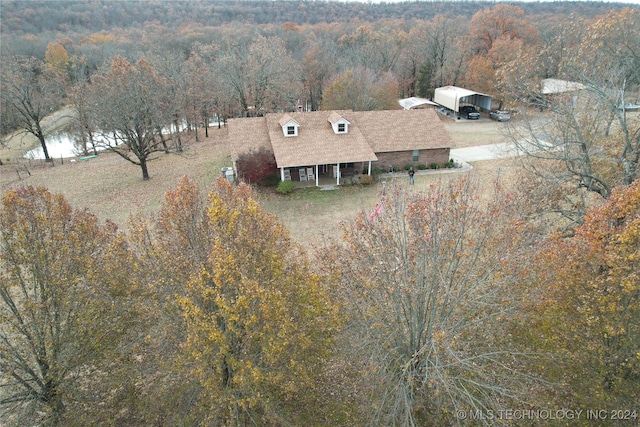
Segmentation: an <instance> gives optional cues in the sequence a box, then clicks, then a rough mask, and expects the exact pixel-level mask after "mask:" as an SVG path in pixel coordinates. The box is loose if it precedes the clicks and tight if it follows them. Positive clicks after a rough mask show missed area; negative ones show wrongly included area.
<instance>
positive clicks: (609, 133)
mask: <svg viewBox="0 0 640 427" xmlns="http://www.w3.org/2000/svg"><path fill="white" fill-rule="evenodd" d="M614 23H615V24H614ZM584 25H589V28H590V30H589V31H588V34H590V36H589V37H587V38H581V39H580V45H578V46H575V47H574V53H573V55H571V56H565V57H564V58H563V59H562V61H561V63H560V66H559V67H560V73H561V74H559V75H558V76H556V77H557V78H558V79H560V81H556V82H555V85H556V88H555V89H556V90H553V88H549V87H547V88H544V87H543V84H542V83H541V79H540V77H539V75H538V74H537V72H536V70H540V69H542V68H543V67H536V66H535V61H534V62H533V64H534V65H533V67H532V66H530V65H526V61H528V60H531V59H532V56H533V55H532V54H531V52H528V53H527V54H526V55H522V56H521V57H520V58H519V59H518V60H516V61H512V62H511V64H509V66H505V67H504V69H503V70H502V78H503V79H504V80H503V81H504V82H510V84H509V86H510V88H511V94H512V95H511V97H512V98H513V99H517V100H518V101H520V102H521V103H522V104H524V105H525V106H526V107H530V109H527V110H525V112H524V113H523V114H521V117H522V118H523V120H520V121H517V122H514V123H513V124H512V126H511V127H510V135H511V139H512V141H513V142H514V144H515V145H516V146H517V148H518V149H519V150H520V151H521V152H522V153H524V154H526V157H525V164H526V166H527V167H529V169H530V170H532V171H534V172H535V173H536V174H537V175H539V176H543V177H545V178H546V179H547V182H548V183H551V182H553V183H555V184H550V185H558V184H561V185H564V186H565V187H573V191H572V193H573V197H572V200H573V201H572V203H571V205H573V207H572V208H571V209H568V210H563V213H564V214H565V215H566V216H568V217H572V218H573V220H575V221H581V218H582V217H583V216H584V213H585V212H586V209H587V207H588V206H586V204H585V203H584V202H582V201H581V200H580V199H583V198H584V195H583V194H581V193H583V191H585V190H586V191H587V192H590V193H595V194H598V195H600V196H601V197H602V198H605V199H606V198H607V197H609V194H610V193H611V189H612V188H613V187H614V186H616V185H618V184H625V185H628V184H630V183H631V182H633V181H634V180H636V179H637V177H638V173H639V171H638V168H639V163H640V122H638V120H636V119H635V118H634V117H633V116H632V115H629V114H628V112H627V109H626V105H627V103H629V102H630V100H629V98H630V97H637V94H638V91H639V90H640V74H639V71H638V70H639V69H640V67H639V65H640V56H638V53H637V52H638V48H639V47H640V31H638V27H640V14H639V13H637V12H635V11H632V10H625V11H622V12H619V13H615V14H612V15H611V16H610V15H607V16H603V17H599V18H596V19H595V20H594V21H592V22H590V23H587V24H584V23H582V24H581V25H579V26H577V27H576V28H574V30H575V31H576V32H578V33H579V34H583V32H584V31H583V28H582V27H583V26H584ZM612 25H615V26H616V30H615V31H613V30H612V27H611V26H612ZM619 29H625V30H624V31H618V30H619ZM592 33H593V34H592ZM616 35H617V36H616ZM563 39H565V40H566V39H567V37H565V36H563ZM537 61H544V52H543V53H542V55H541V56H540V57H539V58H538V59H537ZM632 100H633V98H632ZM540 161H543V163H541V162H540ZM549 162H552V164H553V166H552V167H549V165H550V163H549Z"/></svg>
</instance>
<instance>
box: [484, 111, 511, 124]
mask: <svg viewBox="0 0 640 427" xmlns="http://www.w3.org/2000/svg"><path fill="white" fill-rule="evenodd" d="M489 117H491V118H492V119H493V120H497V121H499V122H508V121H509V119H511V115H510V114H509V112H508V111H503V110H496V111H492V112H490V113H489Z"/></svg>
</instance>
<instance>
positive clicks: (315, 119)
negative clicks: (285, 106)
mask: <svg viewBox="0 0 640 427" xmlns="http://www.w3.org/2000/svg"><path fill="white" fill-rule="evenodd" d="M331 113H332V112H330V111H312V112H307V113H288V115H289V116H291V118H292V119H293V120H295V121H296V122H297V123H299V124H300V127H299V129H298V136H291V137H285V136H284V134H283V132H282V127H281V125H280V124H279V120H280V119H281V118H282V116H283V114H278V113H273V114H267V115H266V117H265V118H266V121H267V129H268V132H269V138H270V139H271V146H272V147H273V153H274V154H275V157H276V163H277V164H278V167H285V168H286V167H295V166H308V165H322V164H330V163H349V162H359V161H367V160H378V158H377V157H376V155H375V153H374V152H373V150H372V149H371V146H370V145H369V144H368V143H367V141H366V139H365V138H364V136H363V135H362V133H361V132H360V130H358V129H357V128H356V129H354V128H353V127H350V128H349V133H346V134H339V135H336V134H335V133H334V132H333V128H332V127H331V123H329V121H328V118H329V116H330V115H331ZM338 114H340V116H342V117H344V118H345V119H347V120H349V117H348V116H349V115H350V114H353V112H352V111H339V112H338Z"/></svg>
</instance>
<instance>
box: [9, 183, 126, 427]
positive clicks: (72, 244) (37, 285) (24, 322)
mask: <svg viewBox="0 0 640 427" xmlns="http://www.w3.org/2000/svg"><path fill="white" fill-rule="evenodd" d="M124 249H125V247H124V246H122V245H121V241H120V239H119V237H118V234H117V231H116V228H115V226H114V225H113V224H106V225H99V224H98V220H97V218H96V217H95V216H94V215H92V214H90V213H88V212H86V211H80V210H74V209H72V208H71V207H70V206H69V204H68V203H67V202H66V201H65V199H64V198H63V197H62V196H59V195H52V194H50V193H49V192H48V191H47V190H45V189H43V188H32V187H28V188H22V189H19V190H11V191H9V192H7V193H6V194H5V195H4V197H3V199H2V205H1V206H0V326H1V328H0V407H1V409H2V412H0V421H1V422H2V424H3V425H47V426H56V425H79V424H81V423H83V422H86V423H88V422H90V420H89V419H87V417H86V414H91V413H94V412H92V409H90V408H93V409H95V408H98V407H100V405H103V404H104V403H105V401H106V399H107V395H108V392H107V393H106V394H103V393H102V391H105V390H104V388H103V385H104V384H111V385H113V384H112V383H110V382H109V381H108V380H105V377H104V375H105V374H106V373H107V372H111V367H112V366H113V364H117V361H118V360H119V359H120V352H121V350H122V347H121V344H122V341H121V339H122V338H123V336H125V335H126V334H127V333H128V328H129V327H131V326H132V325H133V319H134V316H133V311H132V310H131V305H130V295H131V294H132V289H133V287H131V288H130V287H129V286H130V285H131V284H130V283H129V282H127V281H126V280H122V279H123V274H126V272H127V271H128V270H129V269H130V268H131V267H127V266H125V264H124V261H125V260H128V258H127V256H126V255H125V254H126V251H125V250H124ZM82 414H85V415H82ZM94 414H95V413H94ZM80 420H84V421H80ZM76 423H77V424H76Z"/></svg>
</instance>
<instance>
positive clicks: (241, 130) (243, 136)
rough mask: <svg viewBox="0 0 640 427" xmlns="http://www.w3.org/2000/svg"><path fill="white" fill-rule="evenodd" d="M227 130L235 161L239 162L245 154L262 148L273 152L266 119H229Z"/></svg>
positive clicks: (232, 157)
mask: <svg viewBox="0 0 640 427" xmlns="http://www.w3.org/2000/svg"><path fill="white" fill-rule="evenodd" d="M227 129H228V132H229V146H230V149H231V160H233V161H236V160H238V158H239V157H240V155H241V154H243V153H248V152H251V151H257V150H259V149H260V148H266V149H267V150H269V151H273V150H272V149H271V142H270V141H269V133H268V132H267V126H266V122H265V120H264V117H252V118H244V119H229V121H228V122H227Z"/></svg>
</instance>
